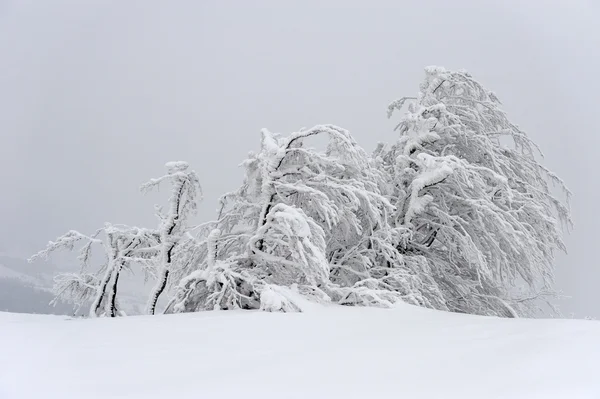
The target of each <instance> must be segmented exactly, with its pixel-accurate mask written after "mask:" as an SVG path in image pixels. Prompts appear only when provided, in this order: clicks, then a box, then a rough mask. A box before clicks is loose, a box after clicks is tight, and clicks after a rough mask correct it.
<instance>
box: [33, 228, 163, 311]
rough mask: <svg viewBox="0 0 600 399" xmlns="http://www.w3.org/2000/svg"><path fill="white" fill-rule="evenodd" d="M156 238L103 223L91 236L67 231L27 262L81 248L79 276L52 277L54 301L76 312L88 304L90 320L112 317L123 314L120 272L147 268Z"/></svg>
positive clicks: (152, 232)
mask: <svg viewBox="0 0 600 399" xmlns="http://www.w3.org/2000/svg"><path fill="white" fill-rule="evenodd" d="M159 238H160V237H159V236H158V235H157V234H156V233H155V232H154V231H152V230H147V229H140V228H137V227H128V226H122V225H112V224H109V223H107V224H106V225H105V226H104V227H103V228H101V229H99V230H97V231H96V232H95V233H94V234H93V235H91V236H88V235H85V234H81V233H79V232H78V231H74V230H71V231H69V232H67V233H66V234H64V235H62V236H60V237H58V239H57V240H56V241H50V242H49V243H48V245H47V247H46V249H44V250H42V251H40V252H38V253H37V254H35V255H34V256H32V257H31V258H30V259H29V261H30V262H33V261H34V260H36V259H38V258H44V259H47V258H48V257H49V256H50V255H51V254H52V253H53V252H55V251H58V250H62V249H66V250H73V249H74V248H75V246H76V245H79V244H82V245H81V248H80V250H79V256H78V260H79V262H80V270H79V272H78V273H63V274H59V275H58V276H56V278H55V286H54V291H55V294H56V296H57V298H61V299H64V300H66V301H69V302H71V303H74V304H75V305H76V306H77V308H78V309H79V308H81V306H83V305H85V304H90V310H89V313H88V314H89V316H90V317H97V316H109V317H115V316H117V315H123V314H124V313H123V311H122V310H121V309H120V306H119V302H118V299H117V293H118V283H119V277H120V275H121V272H122V271H124V270H126V271H131V267H132V265H133V264H134V263H137V264H140V265H141V266H142V267H147V266H148V265H149V260H150V259H151V258H152V257H153V256H156V254H157V245H158V243H159ZM95 245H96V246H100V247H101V248H102V250H103V259H102V261H101V264H100V266H99V267H94V265H93V264H92V249H93V247H94V246H95Z"/></svg>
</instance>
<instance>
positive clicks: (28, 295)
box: [0, 254, 146, 315]
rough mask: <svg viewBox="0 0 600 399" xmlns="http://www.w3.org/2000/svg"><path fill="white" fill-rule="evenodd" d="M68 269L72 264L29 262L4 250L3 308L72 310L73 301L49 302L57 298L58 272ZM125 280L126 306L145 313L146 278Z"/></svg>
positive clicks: (0, 258)
mask: <svg viewBox="0 0 600 399" xmlns="http://www.w3.org/2000/svg"><path fill="white" fill-rule="evenodd" d="M65 270H68V268H59V267H58V266H56V265H55V264H53V263H51V262H42V261H37V262H33V263H28V262H27V261H26V260H25V259H20V258H17V257H13V256H7V255H3V254H0V311H6V312H16V313H36V314H67V315H70V314H72V313H73V306H72V305H70V304H67V303H64V302H62V303H59V304H57V306H56V307H53V306H50V305H49V302H50V301H51V300H52V299H53V298H54V295H53V294H52V286H53V283H54V276H55V275H56V274H57V273H60V272H63V271H65ZM124 280H125V281H124V282H123V283H122V284H121V285H120V288H121V291H122V293H123V294H122V295H121V305H122V306H123V309H124V310H125V312H126V313H127V314H140V313H142V312H143V309H144V305H145V302H144V298H146V295H145V294H144V287H143V285H142V282H141V281H135V280H134V281H131V280H133V279H131V278H130V279H124ZM138 280H140V279H139V278H138ZM87 310H88V309H82V312H83V313H87ZM80 313H81V312H80Z"/></svg>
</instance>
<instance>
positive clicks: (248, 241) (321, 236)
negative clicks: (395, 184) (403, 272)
mask: <svg viewBox="0 0 600 399" xmlns="http://www.w3.org/2000/svg"><path fill="white" fill-rule="evenodd" d="M314 136H326V137H327V138H328V145H327V148H326V149H325V151H316V150H314V149H311V148H308V147H307V146H306V144H307V139H309V138H311V137H314ZM371 163H372V162H371V159H370V157H369V156H368V155H367V154H366V153H365V152H364V150H363V149H362V148H360V147H359V146H358V145H357V143H356V142H355V141H354V139H353V138H352V137H351V136H350V134H349V133H348V132H347V131H346V130H344V129H341V128H339V127H337V126H333V125H322V126H315V127H314V128H312V129H308V130H301V131H299V132H296V133H293V134H291V135H290V136H288V137H279V136H278V135H274V134H272V133H270V132H269V131H267V130H263V132H262V141H261V150H260V152H259V153H257V154H253V153H251V154H250V157H249V159H248V160H246V161H245V162H244V163H243V166H244V167H245V169H246V178H245V180H244V183H243V185H242V187H241V188H240V189H239V190H238V191H236V192H233V193H230V194H227V195H225V196H224V197H223V198H222V210H221V212H220V216H219V219H218V221H217V222H216V227H217V228H218V231H215V232H213V233H211V235H210V236H209V239H208V240H207V241H206V242H207V244H206V245H207V247H208V248H209V250H208V252H207V254H206V257H205V259H204V260H203V261H201V262H200V264H199V265H198V270H197V271H195V272H193V273H191V274H190V276H188V277H187V278H185V279H183V280H182V282H181V284H180V288H179V290H178V292H177V294H176V295H175V297H174V298H173V300H172V302H171V307H170V308H169V311H194V310H199V309H208V308H213V307H217V308H222V309H228V308H236V307H240V308H258V307H260V303H261V293H262V292H263V291H264V290H265V289H268V290H269V297H270V299H272V298H273V295H274V292H277V293H281V292H282V291H281V290H278V289H277V288H276V287H279V286H286V287H290V286H294V287H296V289H297V290H300V291H302V292H303V293H304V294H306V295H310V296H314V297H318V298H320V299H324V300H329V299H330V298H331V299H333V300H343V299H346V298H347V297H348V296H349V295H350V294H351V292H350V290H352V289H353V287H354V286H355V285H356V284H357V283H358V282H359V281H360V280H362V279H364V276H363V275H364V274H367V275H368V272H366V273H365V272H364V269H365V268H367V269H368V268H369V267H370V265H371V264H372V263H373V261H374V260H375V255H372V256H371V257H372V258H373V259H372V260H370V258H369V255H370V254H373V253H375V252H376V251H375V250H374V249H373V245H372V243H371V242H370V241H369V239H368V238H365V237H369V236H371V235H372V234H373V232H374V231H375V230H377V229H382V226H387V219H388V218H389V215H391V213H392V212H393V210H394V208H393V206H391V204H390V203H389V202H388V200H387V199H386V198H385V196H384V195H383V194H382V193H381V186H382V185H383V184H385V178H384V177H383V176H382V175H381V172H379V171H378V170H377V169H376V168H375V167H374V166H373V165H372V164H371ZM369 262H370V263H369ZM343 288H345V290H344V289H343ZM355 288H356V289H354V291H352V292H353V293H354V294H356V295H359V294H360V292H362V288H361V287H355ZM392 295H395V294H394V293H392ZM216 299H218V300H216ZM375 301H377V300H375ZM271 302H273V301H271ZM275 302H277V301H275ZM280 302H281V303H282V306H283V307H287V308H290V309H293V308H294V306H293V304H291V303H290V301H289V300H288V299H285V298H284V299H283V300H282V301H280Z"/></svg>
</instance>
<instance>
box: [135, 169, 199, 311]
mask: <svg viewBox="0 0 600 399" xmlns="http://www.w3.org/2000/svg"><path fill="white" fill-rule="evenodd" d="M165 166H166V168H167V174H166V175H164V176H162V177H160V178H158V179H151V180H150V181H149V182H147V183H145V184H144V185H142V187H141V190H142V192H144V193H146V192H148V191H150V190H152V189H153V188H155V187H158V185H159V184H160V183H161V182H163V181H167V182H168V183H169V184H170V185H171V196H170V197H169V199H168V209H167V211H166V212H163V211H162V210H161V209H158V212H157V217H158V220H159V226H158V234H159V235H160V250H159V255H158V257H157V258H156V259H155V275H156V285H155V286H154V288H153V289H152V291H151V293H150V297H149V298H148V304H147V307H146V311H147V313H148V314H154V311H155V308H156V303H157V302H158V299H159V297H160V295H161V294H162V293H163V291H164V290H165V289H166V288H167V287H168V283H169V274H170V273H178V272H180V271H181V269H182V268H184V267H185V265H186V264H188V263H189V262H190V256H191V255H193V252H192V251H189V250H190V248H186V245H184V243H186V242H187V240H188V238H189V237H187V236H186V234H187V229H188V227H189V226H188V224H189V223H188V222H189V218H190V216H192V215H193V214H195V212H196V209H197V203H198V201H199V200H200V199H201V196H202V191H201V187H200V179H199V178H198V175H197V174H196V172H194V171H190V170H188V168H189V165H188V163H187V162H182V161H178V162H168V163H167V164H166V165H165ZM178 249H181V250H180V251H178ZM173 269H176V270H173Z"/></svg>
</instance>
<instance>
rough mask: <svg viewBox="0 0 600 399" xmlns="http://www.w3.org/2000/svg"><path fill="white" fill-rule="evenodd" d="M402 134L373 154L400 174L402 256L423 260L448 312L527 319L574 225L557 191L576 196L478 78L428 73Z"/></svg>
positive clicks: (396, 220) (396, 180) (397, 199)
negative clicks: (564, 236) (547, 166)
mask: <svg viewBox="0 0 600 399" xmlns="http://www.w3.org/2000/svg"><path fill="white" fill-rule="evenodd" d="M400 105H401V104H400ZM396 108H398V107H396V106H395V105H393V106H390V109H391V110H394V109H396ZM397 129H398V131H399V132H400V135H401V136H400V139H399V141H398V142H397V143H396V144H395V145H393V146H391V147H386V146H380V147H379V148H378V150H377V152H376V154H375V156H376V157H378V159H380V160H381V167H382V169H383V170H384V171H385V172H386V173H387V174H388V175H389V176H393V178H392V182H393V184H394V187H395V189H394V193H393V195H392V197H391V200H392V203H393V204H394V205H396V208H397V211H396V214H395V215H394V217H393V224H394V225H395V226H402V227H405V228H407V229H409V230H410V239H409V240H408V241H407V242H406V244H405V254H404V257H405V259H406V258H407V257H416V256H419V257H424V258H425V259H426V261H427V263H428V265H429V269H430V270H431V276H432V278H433V279H434V280H435V282H436V284H437V286H438V287H439V289H440V290H441V292H442V293H443V297H444V302H445V303H446V306H447V308H448V309H449V310H451V311H457V312H467V313H476V314H489V315H500V316H509V317H513V316H514V315H515V314H530V312H531V310H532V308H533V305H534V302H535V301H534V300H523V298H531V299H536V298H538V297H539V296H541V295H543V294H545V293H547V292H548V291H549V290H550V287H551V285H552V282H553V281H552V275H553V261H554V253H555V251H556V250H557V249H558V250H564V245H563V242H562V231H561V228H560V227H561V224H562V225H567V226H569V225H570V223H571V221H570V215H569V210H568V207H567V205H565V204H564V203H563V202H562V201H560V200H559V199H557V198H555V197H554V196H553V194H552V191H551V188H552V186H553V185H557V186H558V187H559V188H561V189H562V190H563V192H564V193H565V194H566V199H567V200H568V197H569V192H568V191H567V190H566V188H565V187H564V186H563V184H562V182H561V181H560V180H559V179H558V178H557V177H556V176H555V175H554V174H552V173H550V172H549V171H547V170H546V169H545V168H544V167H543V166H542V165H541V164H539V162H538V161H537V159H536V157H535V155H536V152H539V151H538V149H537V147H536V145H535V144H534V143H533V142H532V141H531V140H530V139H529V138H528V136H527V135H526V134H525V133H524V132H523V131H522V130H521V129H519V127H518V126H516V125H515V124H513V123H512V122H510V121H509V120H508V118H507V116H506V114H505V113H504V112H503V111H502V110H501V109H500V102H499V101H498V99H497V97H496V96H495V95H494V94H493V93H491V92H489V91H488V90H486V89H485V88H484V87H483V86H481V85H480V84H479V83H478V82H476V81H475V80H474V79H473V78H472V77H471V75H469V74H468V73H465V72H450V71H446V70H445V69H443V68H439V67H430V68H427V69H426V78H425V81H424V82H423V83H422V84H421V87H420V92H419V96H418V98H417V99H416V100H415V101H414V102H412V103H410V104H409V106H408V111H407V112H406V114H405V115H404V116H403V117H402V119H401V121H400V123H399V124H398V127H397ZM540 155H541V154H540Z"/></svg>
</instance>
